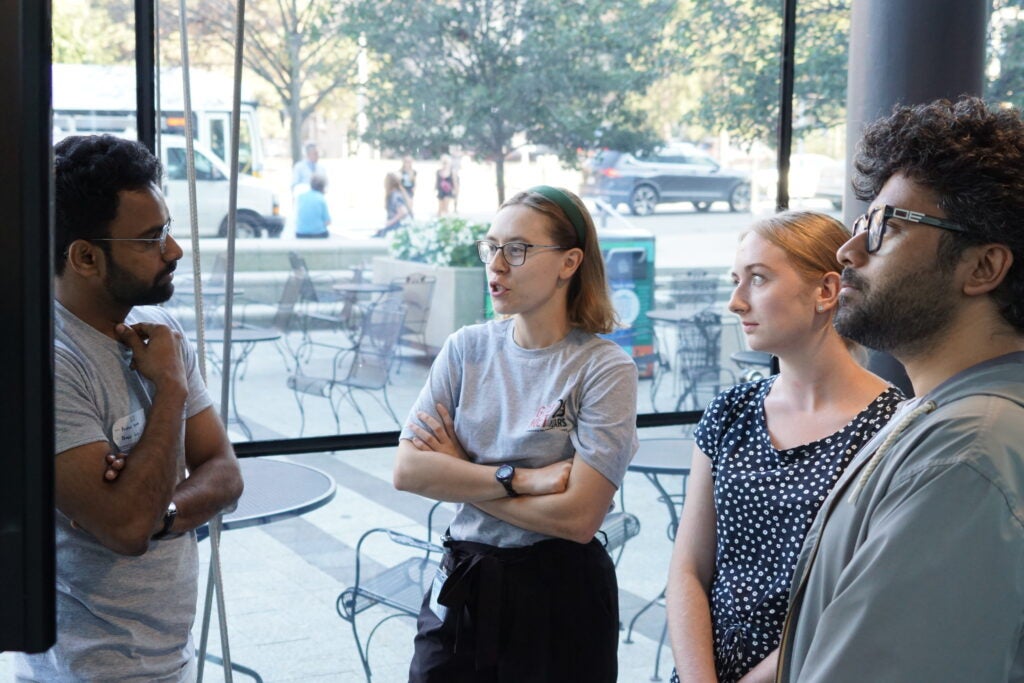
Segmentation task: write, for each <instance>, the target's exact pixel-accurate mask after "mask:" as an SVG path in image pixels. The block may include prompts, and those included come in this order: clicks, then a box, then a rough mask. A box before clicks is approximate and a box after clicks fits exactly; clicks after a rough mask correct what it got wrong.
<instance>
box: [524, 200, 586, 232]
mask: <svg viewBox="0 0 1024 683" xmlns="http://www.w3.org/2000/svg"><path fill="white" fill-rule="evenodd" d="M527 192H536V193H537V194H539V195H540V196H542V197H544V198H545V199H550V200H551V201H552V202H554V203H555V204H557V205H558V208H560V209H561V210H562V211H564V212H565V216H566V218H568V219H569V222H570V223H572V227H573V228H575V229H576V237H577V239H579V242H580V245H581V246H582V245H583V243H584V239H583V237H584V236H585V235H586V234H587V222H586V221H585V220H583V213H582V212H581V211H580V207H578V206H576V202H574V201H573V200H572V199H570V198H569V195H567V194H566V193H564V192H562V191H561V190H559V189H558V188H557V187H551V186H550V185H537V186H536V187H531V188H530V189H529V190H527Z"/></svg>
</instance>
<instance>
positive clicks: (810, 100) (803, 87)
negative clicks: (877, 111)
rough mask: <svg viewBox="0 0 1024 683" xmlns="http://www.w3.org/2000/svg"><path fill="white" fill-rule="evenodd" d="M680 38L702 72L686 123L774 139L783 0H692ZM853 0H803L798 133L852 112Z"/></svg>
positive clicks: (748, 138)
mask: <svg viewBox="0 0 1024 683" xmlns="http://www.w3.org/2000/svg"><path fill="white" fill-rule="evenodd" d="M687 5H688V7H687V9H686V11H684V12H683V17H684V19H683V20H682V21H681V22H680V24H679V28H678V32H677V35H676V41H677V43H678V44H679V45H680V49H682V50H683V51H684V52H685V54H686V56H687V61H688V63H689V64H690V65H691V66H692V71H691V73H692V75H693V76H694V77H695V78H697V79H699V83H700V94H699V96H698V100H697V104H696V106H695V107H694V108H693V109H692V110H691V112H690V113H689V115H688V117H687V118H688V122H689V123H690V124H692V125H696V126H699V127H701V128H703V129H704V130H706V131H708V132H717V131H722V130H725V131H728V132H729V133H730V134H731V135H732V136H733V138H734V139H736V140H737V141H741V142H748V143H749V142H753V141H754V140H772V139H774V137H775V134H776V130H777V127H778V121H779V84H780V58H779V52H780V50H781V45H782V3H781V2H778V0H742V1H737V0H688V2H687ZM849 26H850V0H801V1H800V2H799V3H798V4H797V37H796V47H795V67H794V75H795V93H794V100H795V103H794V121H793V124H794V130H793V132H794V135H795V136H796V137H800V136H802V135H804V134H806V133H808V132H810V131H813V130H821V129H826V128H830V127H832V126H835V125H837V124H840V123H842V122H843V120H844V118H845V115H846V106H845V104H846V60H847V48H848V45H849Z"/></svg>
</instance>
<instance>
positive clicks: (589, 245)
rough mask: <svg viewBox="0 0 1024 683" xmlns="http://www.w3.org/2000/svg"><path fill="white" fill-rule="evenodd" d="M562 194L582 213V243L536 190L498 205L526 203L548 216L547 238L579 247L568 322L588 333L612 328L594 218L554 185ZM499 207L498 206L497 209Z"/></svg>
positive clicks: (613, 321) (612, 316)
mask: <svg viewBox="0 0 1024 683" xmlns="http://www.w3.org/2000/svg"><path fill="white" fill-rule="evenodd" d="M555 189H557V190H558V191H559V192H561V193H562V194H564V195H565V196H566V197H567V198H568V199H569V200H570V201H571V202H572V203H573V204H575V205H576V208H578V209H579V211H580V215H581V216H582V217H583V223H584V229H583V244H580V240H579V237H577V235H576V228H575V227H573V224H572V221H570V220H569V217H568V216H566V215H565V211H563V210H562V208H561V207H559V206H558V204H556V203H555V202H553V201H551V200H550V199H548V198H547V197H545V196H544V195H542V194H539V193H537V192H532V191H529V190H527V191H525V192H520V193H518V194H516V195H515V196H513V197H511V198H510V199H507V200H505V202H504V203H503V204H502V205H501V207H500V209H504V208H505V207H507V206H516V205H521V206H527V207H529V208H531V209H533V210H534V211H539V212H540V213H542V214H544V215H545V216H547V217H549V218H550V219H551V221H550V225H551V229H550V233H551V241H552V243H553V244H557V245H558V246H560V247H564V248H566V249H572V248H574V247H578V248H580V249H582V250H583V263H581V264H580V267H579V268H577V269H576V272H575V273H574V274H573V276H572V281H571V282H570V283H569V293H568V296H567V297H566V307H567V311H566V312H567V314H568V317H569V323H570V324H571V325H573V326H574V327H579V328H580V329H582V330H584V331H585V332H590V333H591V334H607V333H609V332H611V331H612V330H614V329H615V326H616V324H617V322H618V320H617V316H616V314H615V307H614V306H612V300H611V297H610V296H609V291H608V279H607V278H606V277H605V273H604V259H603V258H602V257H601V247H600V244H599V243H598V240H597V229H596V228H595V227H594V219H593V218H591V216H590V212H589V211H587V207H586V206H584V205H583V202H582V201H581V200H580V198H579V197H577V196H576V195H575V194H573V193H572V192H570V191H569V190H566V189H563V188H555ZM500 209H499V210H500Z"/></svg>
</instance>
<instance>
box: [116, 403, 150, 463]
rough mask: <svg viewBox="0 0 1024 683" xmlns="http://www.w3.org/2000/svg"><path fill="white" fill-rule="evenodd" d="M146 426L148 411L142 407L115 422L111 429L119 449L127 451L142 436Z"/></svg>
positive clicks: (123, 451)
mask: <svg viewBox="0 0 1024 683" xmlns="http://www.w3.org/2000/svg"><path fill="white" fill-rule="evenodd" d="M145 427H146V411H145V410H142V409H141V408H140V409H139V410H136V411H135V412H134V413H131V414H130V415H125V416H124V417H122V418H121V419H120V420H118V421H117V422H115V423H114V427H113V428H112V429H111V430H110V437H111V439H113V441H114V445H115V446H117V450H118V451H120V452H121V453H127V452H129V451H130V450H131V449H132V446H134V445H135V444H136V443H138V442H139V439H141V438H142V430H143V429H145Z"/></svg>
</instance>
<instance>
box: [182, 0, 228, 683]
mask: <svg viewBox="0 0 1024 683" xmlns="http://www.w3.org/2000/svg"><path fill="white" fill-rule="evenodd" d="M178 14H179V16H178V20H179V29H180V32H181V79H182V95H183V98H182V99H183V105H184V107H183V108H184V112H183V113H184V115H185V170H186V177H187V179H188V199H189V202H188V203H189V227H190V233H191V242H192V281H193V289H194V291H195V298H194V309H195V317H196V343H197V350H196V352H197V354H198V356H199V373H200V375H201V376H202V378H203V381H204V382H206V314H205V311H204V307H203V281H202V265H201V261H200V251H199V218H198V211H197V207H196V167H195V156H194V149H193V141H194V137H195V131H194V130H193V127H192V83H191V80H190V69H191V65H190V62H189V55H188V22H187V16H188V15H187V10H186V7H185V0H179V2H178ZM229 360H230V359H229V358H225V365H224V366H222V370H224V369H225V368H226V367H227V365H226V363H227V362H228V361H229ZM224 376H226V375H225V374H224V373H223V372H222V378H221V383H222V384H224V383H226V382H225V380H224V379H223V377H224ZM224 415H225V413H224V411H223V409H222V410H221V420H223V419H224ZM209 529H210V571H209V574H208V575H207V581H206V600H205V607H204V610H203V628H202V637H201V639H200V641H201V642H200V647H199V657H198V664H197V667H198V678H197V680H198V681H200V682H201V681H202V680H203V668H204V666H205V664H206V641H207V636H208V634H209V626H210V607H211V604H212V596H213V592H214V589H216V595H217V618H218V622H219V625H220V641H221V651H222V653H223V657H222V659H223V662H224V680H225V681H227V683H233V680H234V679H233V678H232V670H231V650H230V645H229V643H228V625H227V614H226V612H225V606H224V581H223V577H222V575H221V569H220V530H221V515H220V514H217V515H215V516H214V517H213V518H212V519H211V520H210V521H209Z"/></svg>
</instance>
